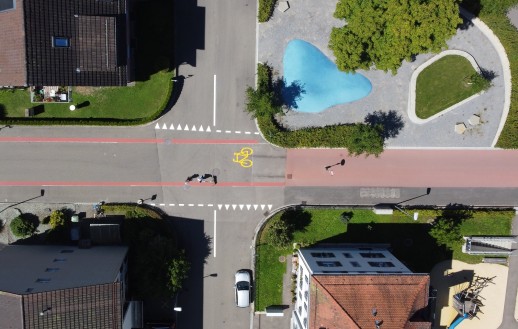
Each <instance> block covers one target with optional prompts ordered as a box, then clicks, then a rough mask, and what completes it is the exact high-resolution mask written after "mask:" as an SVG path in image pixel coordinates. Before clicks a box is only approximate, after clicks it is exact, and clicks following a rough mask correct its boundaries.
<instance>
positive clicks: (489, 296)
mask: <svg viewBox="0 0 518 329" xmlns="http://www.w3.org/2000/svg"><path fill="white" fill-rule="evenodd" d="M507 274H508V267H507V266H504V265H498V264H484V263H481V264H466V263H463V262H460V261H456V260H453V261H445V262H441V263H439V264H437V265H436V266H435V267H434V268H433V270H432V272H431V274H430V275H431V285H432V286H433V287H434V288H436V289H437V307H436V309H435V311H436V321H435V326H434V328H446V327H447V326H449V325H450V324H451V323H452V322H453V321H454V320H455V318H456V317H457V312H456V311H455V310H454V309H453V307H452V306H451V305H452V296H453V295H454V294H456V293H458V292H460V291H461V290H463V289H464V288H466V287H468V285H469V282H470V280H471V279H472V278H473V277H474V276H479V277H485V278H492V277H494V279H493V281H492V282H493V284H491V283H490V284H489V285H488V286H487V287H486V288H484V289H483V290H482V292H481V294H480V296H481V297H482V298H481V300H482V302H483V304H484V306H482V308H481V311H480V312H478V313H477V316H478V318H473V319H472V320H464V321H462V322H461V323H460V324H459V325H458V326H457V328H456V329H468V328H469V329H492V328H498V327H499V326H500V323H501V322H502V316H503V312H504V301H505V292H506V287H507ZM482 312H484V313H482Z"/></svg>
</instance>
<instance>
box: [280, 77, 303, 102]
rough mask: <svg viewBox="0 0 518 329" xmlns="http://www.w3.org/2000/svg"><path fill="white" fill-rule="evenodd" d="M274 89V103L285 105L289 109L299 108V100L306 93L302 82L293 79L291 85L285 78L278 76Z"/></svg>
mask: <svg viewBox="0 0 518 329" xmlns="http://www.w3.org/2000/svg"><path fill="white" fill-rule="evenodd" d="M273 90H274V94H275V97H274V105H276V106H283V105H284V106H286V107H288V108H289V109H296V108H298V107H299V106H298V104H297V101H299V100H300V99H301V97H302V95H303V94H305V93H306V90H305V89H304V85H303V84H302V83H300V82H299V81H293V82H292V83H291V84H290V85H287V84H286V80H285V79H284V78H278V79H277V80H275V81H274V82H273Z"/></svg>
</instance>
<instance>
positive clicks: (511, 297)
mask: <svg viewBox="0 0 518 329" xmlns="http://www.w3.org/2000/svg"><path fill="white" fill-rule="evenodd" d="M512 234H513V235H517V236H518V214H517V215H516V216H515V217H514V219H513V224H512ZM517 293H518V254H516V251H515V253H514V254H513V255H511V256H510V257H509V276H508V278H507V291H506V294H505V304H504V316H503V318H502V324H501V325H500V327H499V328H500V329H508V328H518V314H517V310H518V300H517V298H516V295H517Z"/></svg>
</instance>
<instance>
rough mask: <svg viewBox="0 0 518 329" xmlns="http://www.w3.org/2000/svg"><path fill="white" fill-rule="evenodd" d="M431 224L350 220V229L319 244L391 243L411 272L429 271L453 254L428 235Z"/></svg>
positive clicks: (398, 256)
mask: <svg viewBox="0 0 518 329" xmlns="http://www.w3.org/2000/svg"><path fill="white" fill-rule="evenodd" d="M431 227H432V226H431V225H430V224H376V223H374V222H372V223H368V224H355V223H350V224H349V225H348V226H347V232H345V233H343V234H339V235H336V236H334V237H331V238H329V239H325V240H322V241H319V243H388V244H390V246H391V252H392V253H393V254H394V256H396V258H398V259H399V260H400V261H401V262H403V263H404V264H405V265H406V266H407V267H409V268H410V269H411V270H412V271H414V272H418V273H430V271H431V269H432V267H433V266H434V265H435V264H437V263H438V262H440V261H443V260H448V259H451V258H452V255H453V254H452V252H451V250H449V249H447V248H446V247H444V246H439V245H437V243H436V241H435V239H434V238H432V237H431V236H430V235H429V231H430V228H431Z"/></svg>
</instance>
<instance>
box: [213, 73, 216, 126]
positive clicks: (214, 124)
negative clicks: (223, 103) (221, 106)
mask: <svg viewBox="0 0 518 329" xmlns="http://www.w3.org/2000/svg"><path fill="white" fill-rule="evenodd" d="M213 112H214V113H213V115H212V125H213V126H214V127H216V75H215V74H214V111H213Z"/></svg>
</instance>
